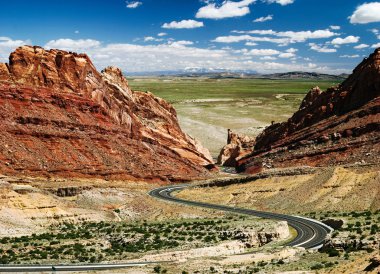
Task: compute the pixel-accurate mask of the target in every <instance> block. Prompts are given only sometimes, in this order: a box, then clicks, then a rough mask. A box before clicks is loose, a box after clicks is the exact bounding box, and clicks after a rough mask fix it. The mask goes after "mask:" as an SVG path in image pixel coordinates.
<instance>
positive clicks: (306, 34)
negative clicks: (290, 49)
mask: <svg viewBox="0 0 380 274" xmlns="http://www.w3.org/2000/svg"><path fill="white" fill-rule="evenodd" d="M232 32H233V33H239V34H243V35H229V36H219V37H217V38H215V39H214V40H213V42H218V43H236V42H241V41H251V42H270V43H277V44H280V45H284V46H285V45H288V44H289V43H298V42H305V41H306V40H308V39H321V38H330V37H332V36H335V35H338V33H335V32H332V31H330V30H315V31H310V30H307V31H279V32H277V31H274V30H250V31H237V30H235V31H232ZM249 34H257V35H269V36H275V37H255V36H251V35H249Z"/></svg>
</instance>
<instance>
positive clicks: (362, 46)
mask: <svg viewBox="0 0 380 274" xmlns="http://www.w3.org/2000/svg"><path fill="white" fill-rule="evenodd" d="M368 47H369V45H367V44H360V45H357V46H355V47H354V49H365V48H368Z"/></svg>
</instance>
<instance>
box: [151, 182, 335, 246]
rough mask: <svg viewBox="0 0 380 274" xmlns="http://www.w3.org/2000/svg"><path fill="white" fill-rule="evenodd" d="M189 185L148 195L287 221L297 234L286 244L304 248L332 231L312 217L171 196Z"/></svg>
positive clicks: (158, 190) (156, 191)
mask: <svg viewBox="0 0 380 274" xmlns="http://www.w3.org/2000/svg"><path fill="white" fill-rule="evenodd" d="M189 186H190V185H177V186H165V187H160V188H156V189H153V190H151V191H150V192H149V195H150V196H152V197H155V198H158V199H163V200H166V201H171V202H175V203H180V204H184V205H189V206H196V207H203V208H209V209H215V210H221V211H228V212H233V213H238V214H244V215H251V216H256V217H261V218H266V219H275V220H281V221H287V222H288V224H289V225H290V226H291V227H293V228H294V229H295V230H296V231H297V236H296V237H295V238H294V239H293V240H291V241H290V242H288V243H287V245H288V246H295V247H304V248H318V247H320V246H322V244H323V242H324V240H325V239H326V236H327V235H328V234H329V233H331V232H332V231H333V229H332V228H331V227H329V226H327V225H325V224H323V223H321V222H318V221H316V220H313V219H308V218H303V217H299V216H291V215H285V214H278V213H271V212H264V211H257V210H252V209H245V208H238V207H229V206H223V205H216V204H209V203H203V202H195V201H188V200H183V199H179V198H176V197H174V196H172V192H174V191H179V190H182V189H184V188H187V187H189Z"/></svg>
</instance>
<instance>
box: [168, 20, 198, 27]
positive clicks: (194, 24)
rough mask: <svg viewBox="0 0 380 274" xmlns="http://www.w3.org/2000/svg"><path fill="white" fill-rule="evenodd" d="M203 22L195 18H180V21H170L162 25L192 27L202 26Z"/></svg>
mask: <svg viewBox="0 0 380 274" xmlns="http://www.w3.org/2000/svg"><path fill="white" fill-rule="evenodd" d="M203 26H204V24H203V22H199V21H195V20H191V19H190V20H182V21H179V22H177V21H172V22H170V23H165V24H163V25H162V28H164V29H194V28H201V27H203Z"/></svg>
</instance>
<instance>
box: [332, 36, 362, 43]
mask: <svg viewBox="0 0 380 274" xmlns="http://www.w3.org/2000/svg"><path fill="white" fill-rule="evenodd" d="M359 39H360V37H359V36H352V35H350V36H347V37H346V38H340V37H338V38H335V39H334V40H332V41H331V44H333V45H344V44H354V43H357V42H359Z"/></svg>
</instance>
